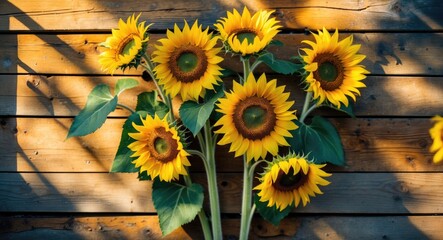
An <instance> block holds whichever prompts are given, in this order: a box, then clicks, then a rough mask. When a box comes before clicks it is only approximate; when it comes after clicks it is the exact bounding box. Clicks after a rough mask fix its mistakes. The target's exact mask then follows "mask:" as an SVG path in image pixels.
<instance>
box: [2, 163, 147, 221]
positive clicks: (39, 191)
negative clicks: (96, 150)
mask: <svg viewBox="0 0 443 240" xmlns="http://www.w3.org/2000/svg"><path fill="white" fill-rule="evenodd" d="M66 161H69V159H66ZM0 179H1V180H0V182H1V183H2V184H1V185H2V186H0V192H1V193H2V194H1V195H2V197H0V198H1V201H0V202H2V204H1V206H0V212H27V211H30V212H127V213H129V212H140V211H141V212H153V211H154V206H153V205H152V203H150V202H151V191H150V190H149V189H150V188H151V185H152V184H151V182H150V181H143V182H140V181H138V180H137V175H136V174H124V173H122V174H107V173H104V174H103V173H101V174H97V173H95V174H94V173H88V174H69V173H52V174H48V173H41V172H40V173H21V174H20V173H0Z"/></svg>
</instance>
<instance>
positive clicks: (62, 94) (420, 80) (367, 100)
mask: <svg viewBox="0 0 443 240" xmlns="http://www.w3.org/2000/svg"><path fill="white" fill-rule="evenodd" d="M119 78H122V77H116V76H114V77H110V76H45V75H5V76H1V77H0V86H2V87H1V88H0V115H4V116H7V115H9V116H14V115H19V116H75V115H77V114H78V112H79V111H80V110H81V108H83V106H84V105H85V103H86V99H87V97H88V94H89V93H90V91H91V90H92V89H93V88H94V87H95V86H96V84H98V83H105V84H108V85H109V86H111V89H113V88H114V86H115V83H116V81H117V80H118V79H119ZM134 78H135V79H137V80H138V81H139V83H140V85H139V87H137V88H134V89H131V90H129V91H127V92H124V93H123V94H122V95H121V96H120V97H119V102H120V103H123V104H125V105H127V106H130V107H133V108H134V107H135V103H136V99H137V98H136V96H137V94H138V93H141V92H143V91H150V90H152V89H153V88H154V86H153V84H152V82H146V81H144V80H143V79H142V78H141V77H138V76H134ZM268 78H269V79H272V78H277V80H278V84H279V85H286V91H287V92H290V93H291V96H290V98H291V99H292V100H295V105H294V109H297V110H298V111H301V109H302V105H303V102H304V98H305V93H304V92H303V91H302V89H301V88H300V85H299V83H300V79H299V78H298V77H294V76H281V75H275V74H272V75H268ZM231 83H232V81H231V79H226V81H225V85H226V88H228V89H229V87H230V85H231ZM365 84H366V85H367V87H366V88H363V89H361V97H358V98H357V102H356V103H355V106H354V114H355V115H356V116H358V117H363V116H382V115H387V116H434V115H436V114H439V113H440V112H441V108H442V106H443V98H442V97H441V93H442V91H443V78H442V77H439V76H438V77H427V76H413V77H411V76H369V77H368V78H367V80H365ZM333 113H336V112H333V111H329V112H325V113H324V114H326V115H329V116H330V115H331V114H333ZM335 115H337V114H335ZM111 116H113V117H118V116H120V117H124V116H128V112H127V111H126V110H122V109H117V110H116V111H115V112H113V113H112V114H111Z"/></svg>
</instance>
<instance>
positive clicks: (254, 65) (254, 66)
mask: <svg viewBox="0 0 443 240" xmlns="http://www.w3.org/2000/svg"><path fill="white" fill-rule="evenodd" d="M260 63H262V61H260V60H255V62H254V63H253V64H252V66H251V68H250V70H249V71H250V72H254V70H255V68H256V67H257V66H258V65H260Z"/></svg>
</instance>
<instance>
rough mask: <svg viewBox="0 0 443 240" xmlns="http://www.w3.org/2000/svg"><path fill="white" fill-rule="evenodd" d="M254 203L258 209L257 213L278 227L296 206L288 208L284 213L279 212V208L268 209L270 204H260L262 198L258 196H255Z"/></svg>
mask: <svg viewBox="0 0 443 240" xmlns="http://www.w3.org/2000/svg"><path fill="white" fill-rule="evenodd" d="M254 203H255V206H256V207H257V212H258V213H260V215H261V216H262V217H263V218H264V219H265V220H266V221H269V222H270V223H272V224H274V225H275V226H278V225H279V224H280V221H281V220H283V218H285V217H286V216H288V214H289V213H290V212H291V211H292V209H294V206H288V207H287V208H285V209H283V211H280V210H278V208H277V207H276V206H275V205H274V206H272V207H268V203H269V202H260V197H259V196H257V194H254Z"/></svg>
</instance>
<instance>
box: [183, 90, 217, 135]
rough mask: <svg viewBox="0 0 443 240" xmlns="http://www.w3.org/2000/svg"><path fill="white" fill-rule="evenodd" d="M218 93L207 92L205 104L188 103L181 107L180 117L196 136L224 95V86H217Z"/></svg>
mask: <svg viewBox="0 0 443 240" xmlns="http://www.w3.org/2000/svg"><path fill="white" fill-rule="evenodd" d="M215 90H216V91H207V92H206V95H205V99H204V102H203V103H197V102H194V101H186V102H184V103H183V104H182V105H181V107H180V111H179V113H180V117H181V119H182V122H183V125H185V127H187V128H188V129H189V130H190V131H191V132H192V134H194V136H196V135H197V133H198V132H199V131H200V130H201V128H202V127H203V126H204V125H205V123H206V121H207V120H208V118H209V117H210V116H211V113H212V110H214V105H215V102H216V101H217V100H218V99H219V98H220V97H222V96H223V95H224V92H223V86H222V85H220V86H217V87H216V88H215Z"/></svg>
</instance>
